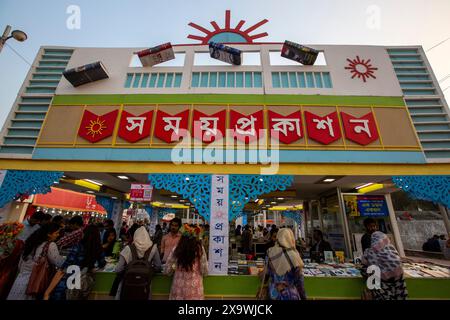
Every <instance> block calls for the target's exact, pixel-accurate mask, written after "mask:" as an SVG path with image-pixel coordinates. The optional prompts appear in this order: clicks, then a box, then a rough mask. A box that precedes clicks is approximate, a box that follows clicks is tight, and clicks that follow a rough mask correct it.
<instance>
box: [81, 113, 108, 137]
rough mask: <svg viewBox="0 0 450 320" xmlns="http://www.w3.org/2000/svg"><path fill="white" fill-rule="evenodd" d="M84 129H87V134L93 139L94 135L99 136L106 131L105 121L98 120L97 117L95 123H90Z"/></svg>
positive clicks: (92, 121)
mask: <svg viewBox="0 0 450 320" xmlns="http://www.w3.org/2000/svg"><path fill="white" fill-rule="evenodd" d="M86 129H88V131H87V134H88V135H92V138H94V137H95V135H96V134H98V135H101V134H102V131H103V130H104V129H106V126H105V120H100V118H98V117H97V119H96V120H95V121H94V120H91V121H90V123H89V125H88V126H87V127H86Z"/></svg>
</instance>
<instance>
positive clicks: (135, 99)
mask: <svg viewBox="0 0 450 320" xmlns="http://www.w3.org/2000/svg"><path fill="white" fill-rule="evenodd" d="M122 103H124V104H133V103H218V104H228V103H230V104H238V103H239V104H259V105H261V104H321V105H362V106H373V105H376V106H404V105H405V103H404V101H403V98H402V97H370V96H321V95H281V94H271V95H256V94H132V95H131V94H130V95H121V94H111V95H108V94H105V95H102V94H95V95H56V96H55V97H54V98H53V104H54V105H71V104H76V105H79V104H122Z"/></svg>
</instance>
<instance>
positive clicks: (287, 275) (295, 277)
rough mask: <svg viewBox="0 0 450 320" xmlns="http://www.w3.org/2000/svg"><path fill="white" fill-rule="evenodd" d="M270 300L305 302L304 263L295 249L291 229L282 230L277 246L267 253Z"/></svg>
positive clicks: (279, 232) (279, 233)
mask: <svg viewBox="0 0 450 320" xmlns="http://www.w3.org/2000/svg"><path fill="white" fill-rule="evenodd" d="M266 262H267V266H268V267H267V272H268V275H269V298H270V299H271V300H305V299H306V293H305V288H304V282H303V265H304V264H303V261H302V258H301V257H300V254H299V253H298V251H297V250H296V248H295V238H294V234H293V233H292V230H291V229H289V228H283V229H280V230H279V231H278V233H277V241H276V243H275V245H274V246H273V247H272V248H270V249H269V250H268V251H267V258H266Z"/></svg>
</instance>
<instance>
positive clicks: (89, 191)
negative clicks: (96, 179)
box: [86, 190, 94, 194]
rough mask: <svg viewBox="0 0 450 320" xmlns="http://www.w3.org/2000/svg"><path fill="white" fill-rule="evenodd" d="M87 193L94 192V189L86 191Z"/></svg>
mask: <svg viewBox="0 0 450 320" xmlns="http://www.w3.org/2000/svg"><path fill="white" fill-rule="evenodd" d="M86 193H91V194H92V193H94V191H91V190H88V191H86Z"/></svg>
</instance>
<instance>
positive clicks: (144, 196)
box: [130, 183, 153, 201]
mask: <svg viewBox="0 0 450 320" xmlns="http://www.w3.org/2000/svg"><path fill="white" fill-rule="evenodd" d="M152 193H153V187H152V185H150V184H141V183H132V184H131V190H130V201H151V200H152Z"/></svg>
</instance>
